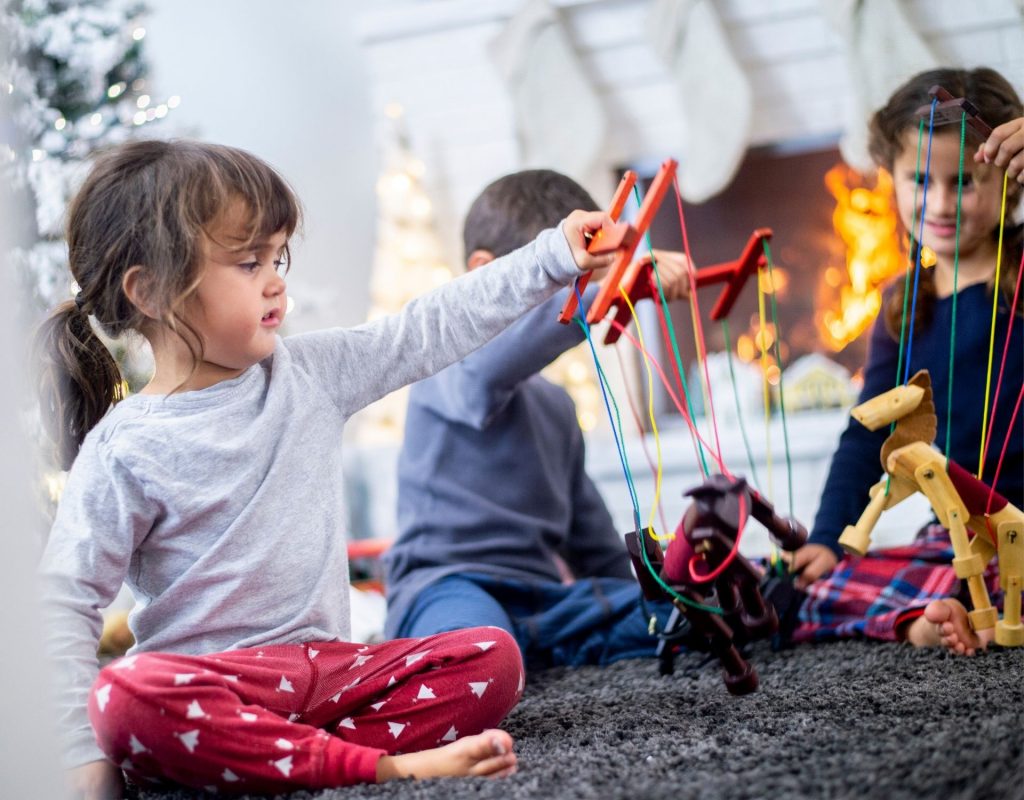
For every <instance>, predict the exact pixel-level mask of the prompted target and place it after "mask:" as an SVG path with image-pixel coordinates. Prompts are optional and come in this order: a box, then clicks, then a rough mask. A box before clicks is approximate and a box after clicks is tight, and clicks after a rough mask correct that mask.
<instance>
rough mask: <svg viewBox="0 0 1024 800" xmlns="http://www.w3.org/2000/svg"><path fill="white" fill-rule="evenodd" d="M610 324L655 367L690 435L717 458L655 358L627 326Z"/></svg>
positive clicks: (721, 466)
mask: <svg viewBox="0 0 1024 800" xmlns="http://www.w3.org/2000/svg"><path fill="white" fill-rule="evenodd" d="M609 324H610V325H611V326H612V327H613V328H615V329H616V330H618V331H619V332H620V333H621V334H622V335H623V336H624V337H626V339H627V340H629V342H630V343H631V344H632V345H633V346H634V347H635V348H636V349H637V350H639V351H640V352H641V353H643V355H644V357H645V358H646V359H647V360H648V362H650V364H651V366H652V367H654V371H655V372H656V373H657V374H658V377H659V378H660V379H661V383H662V385H663V386H664V387H665V392H666V393H667V394H668V396H669V399H670V400H671V401H672V404H673V405H674V406H675V407H676V409H677V410H678V411H679V413H680V415H681V416H682V417H683V419H684V420H685V421H686V424H687V425H688V426H689V428H690V435H691V436H695V437H696V438H697V439H699V440H700V442H701V443H702V444H703V445H704V446H705V447H706V448H708V451H709V452H711V457H712V458H715V455H714V452H713V451H712V449H711V445H709V444H708V443H707V442H706V441H704V438H703V437H702V436H701V435H700V433H699V432H698V431H697V428H696V426H695V425H694V424H693V420H692V419H691V418H690V416H689V414H687V413H686V410H685V409H684V408H683V405H682V403H680V402H679V398H678V397H676V393H675V392H674V391H673V390H672V386H671V384H670V383H669V381H668V378H667V377H666V376H665V372H664V370H662V368H661V365H660V364H659V363H658V362H657V361H655V359H654V356H652V355H651V354H650V353H649V352H648V351H647V350H646V349H644V347H643V346H641V344H640V342H638V341H637V340H636V339H635V338H633V336H632V335H631V334H630V333H629V331H627V330H626V328H625V326H624V325H622V324H621V323H620V322H618V321H616V320H615V319H612V320H610V321H609ZM717 460H718V468H719V470H720V471H721V472H722V474H723V475H725V476H726V477H727V478H732V477H733V475H732V473H730V472H729V470H728V469H726V467H725V464H724V462H723V461H722V459H721V458H718V459H717Z"/></svg>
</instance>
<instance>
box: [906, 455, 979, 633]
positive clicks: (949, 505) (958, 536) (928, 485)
mask: <svg viewBox="0 0 1024 800" xmlns="http://www.w3.org/2000/svg"><path fill="white" fill-rule="evenodd" d="M914 477H915V478H916V479H917V485H918V486H920V487H921V492H922V494H924V495H925V497H927V498H928V500H929V502H930V503H931V505H932V508H933V509H934V510H935V513H936V515H937V516H938V518H939V522H941V523H942V524H944V525H945V526H946V528H947V529H948V530H949V540H950V542H951V543H952V544H953V553H954V558H953V570H954V572H956V575H957V577H958V578H960V579H961V580H966V581H967V589H968V591H969V592H970V594H971V605H973V606H974V610H973V611H971V612H970V613H969V615H968V616H969V618H970V620H971V627H972V628H974V630H975V631H982V630H988V629H989V628H993V627H995V624H996V622H997V621H998V619H999V613H998V612H997V611H996V609H995V607H994V606H993V605H992V600H991V598H990V597H989V595H988V588H986V586H985V579H984V577H983V573H984V572H985V561H984V559H982V557H981V556H980V555H979V554H978V553H975V552H972V551H971V543H970V540H969V539H968V538H967V526H966V522H967V519H968V514H967V509H966V507H965V506H964V504H963V501H962V500H961V499H960V495H959V494H958V493H957V491H956V489H955V488H954V487H953V483H952V481H950V479H949V476H948V475H947V474H946V470H945V468H944V465H943V464H942V463H940V462H938V461H936V460H932V461H929V462H927V463H925V464H922V465H921V466H919V467H918V468H917V469H915V470H914Z"/></svg>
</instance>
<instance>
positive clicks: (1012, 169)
mask: <svg viewBox="0 0 1024 800" xmlns="http://www.w3.org/2000/svg"><path fill="white" fill-rule="evenodd" d="M974 160H975V161H977V162H978V163H979V164H995V165H996V166H997V167H1003V168H1005V169H1006V174H1007V175H1008V176H1009V177H1010V180H1011V181H1013V180H1015V181H1017V182H1018V183H1024V117H1019V118H1018V119H1012V120H1010V121H1009V122H1004V123H1003V124H1002V125H1000V126H999V127H997V128H995V129H993V131H992V135H991V136H989V137H988V139H987V140H986V141H985V143H984V144H983V145H982V146H981V147H979V148H978V152H976V153H975V154H974Z"/></svg>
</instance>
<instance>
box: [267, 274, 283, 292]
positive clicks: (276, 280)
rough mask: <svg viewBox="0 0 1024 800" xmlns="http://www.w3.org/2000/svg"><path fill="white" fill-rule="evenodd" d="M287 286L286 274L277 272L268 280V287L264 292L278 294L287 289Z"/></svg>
mask: <svg viewBox="0 0 1024 800" xmlns="http://www.w3.org/2000/svg"><path fill="white" fill-rule="evenodd" d="M285 286H286V284H285V282H284V276H282V275H278V274H277V273H276V272H275V273H274V274H273V276H271V278H270V280H269V281H267V287H266V289H265V290H264V292H265V293H266V294H268V295H270V296H274V295H278V294H281V292H283V291H284V290H285Z"/></svg>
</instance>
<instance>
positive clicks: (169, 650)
mask: <svg viewBox="0 0 1024 800" xmlns="http://www.w3.org/2000/svg"><path fill="white" fill-rule="evenodd" d="M604 221H605V215H604V214H602V213H600V212H582V211H579V212H573V214H571V215H569V217H567V218H566V220H565V221H564V222H563V224H562V226H561V229H558V230H548V231H545V232H543V233H542V234H541V235H540V236H538V237H537V239H536V240H535V241H534V242H532V243H530V244H529V245H527V246H526V247H523V248H521V249H520V250H517V251H515V252H514V253H512V254H510V255H509V256H507V257H506V258H504V259H502V263H500V264H495V265H493V266H492V267H491V268H489V269H487V270H481V271H479V272H476V273H473V274H471V275H466V276H464V277H462V278H460V279H458V280H456V281H453V282H452V283H450V284H448V285H446V286H443V287H441V288H440V289H438V290H436V291H434V292H432V293H430V294H428V295H425V296H423V297H421V298H419V299H417V300H414V301H413V302H411V303H409V304H408V305H407V306H406V307H405V308H404V309H403V310H402V312H401V313H399V314H396V315H393V316H390V317H386V318H384V319H381V320H377V321H375V322H373V323H369V324H366V325H361V326H359V327H356V328H351V329H340V328H338V329H333V330H326V331H321V332H316V333H309V334H304V335H299V336H293V337H288V338H281V337H280V336H279V335H278V331H279V328H280V326H281V323H282V322H283V320H284V316H285V311H286V295H285V280H284V273H285V272H286V271H287V266H288V240H289V238H290V237H291V235H292V233H293V232H294V231H295V230H296V228H297V227H298V224H299V208H298V203H297V201H296V199H295V197H294V196H293V194H292V192H291V190H290V189H289V187H288V186H287V184H286V183H285V182H284V181H283V180H282V179H281V177H280V176H279V175H277V174H276V173H275V172H274V170H273V169H271V168H270V167H269V166H267V165H266V164H265V163H264V162H262V161H261V160H259V159H258V158H255V157H254V156H252V155H250V154H248V153H245V152H243V151H240V150H236V149H233V148H228V147H221V146H214V145H208V144H202V143H195V142H182V141H177V142H156V141H147V142H136V143H131V144H127V145H124V146H122V147H120V148H118V149H116V150H114V151H112V152H111V153H109V154H108V155H106V156H105V157H103V158H102V159H101V160H100V161H99V162H98V163H97V164H96V165H95V167H94V169H93V171H92V172H91V174H90V176H89V177H88V179H87V180H86V182H85V184H84V186H83V188H82V189H81V191H80V192H79V194H78V195H77V197H76V199H75V200H74V202H73V204H72V206H71V209H70V211H69V225H68V245H69V257H70V266H71V272H72V275H73V277H74V279H75V281H76V282H77V284H78V286H79V287H80V291H79V293H78V295H77V296H76V297H75V299H74V301H69V302H67V303H64V304H63V305H61V306H60V307H58V308H57V309H56V310H55V311H54V312H53V314H52V315H51V316H50V318H49V319H48V320H47V321H46V322H45V323H44V325H43V327H42V329H41V331H40V343H41V345H42V347H41V348H40V352H41V354H42V363H43V374H42V377H41V382H40V385H41V398H42V404H43V410H44V417H46V418H47V419H48V420H49V424H50V432H51V434H52V436H53V439H54V441H55V443H56V445H57V450H58V454H59V457H60V458H61V460H62V462H63V464H64V466H65V468H68V467H70V474H69V476H68V480H67V485H66V488H65V491H64V494H63V496H62V498H61V502H60V506H59V508H58V512H57V516H56V520H55V522H54V526H53V530H52V532H51V535H50V538H49V542H48V545H47V548H46V551H45V554H44V558H43V563H42V574H43V577H44V580H45V600H46V605H47V615H48V622H49V624H48V629H47V636H48V641H49V645H50V652H51V653H52V655H53V657H54V659H55V661H56V663H57V664H58V666H59V674H60V677H61V688H60V695H59V702H60V709H61V714H62V725H61V729H62V732H63V735H64V737H65V753H66V760H67V766H68V767H69V768H71V769H72V772H71V776H72V781H73V784H74V785H75V787H76V789H77V791H78V793H79V794H80V795H82V796H86V797H116V796H118V795H119V794H120V791H121V775H120V772H119V770H124V771H126V772H127V773H128V774H129V775H131V776H132V777H133V778H135V779H137V780H147V781H152V780H156V781H172V782H177V783H183V784H187V785H189V786H193V787H207V788H210V789H212V790H214V791H217V792H222V793H224V792H228V793H229V792H248V793H276V792H283V791H292V790H296V789H300V788H306V789H316V788H322V787H327V786H335V785H341V784H346V783H354V782H360V781H371V782H372V781H380V780H387V779H389V778H394V777H408V776H416V777H433V776H439V775H491V776H497V775H504V774H509V773H510V772H512V771H514V769H515V755H514V753H513V752H512V740H511V738H510V737H509V736H508V735H507V734H506V733H504V732H503V731H499V730H493V729H491V728H492V726H493V725H496V724H497V723H498V722H500V720H501V719H502V718H503V717H504V716H505V714H506V713H507V712H508V711H509V710H510V709H511V708H512V706H513V705H514V704H515V703H516V701H517V700H518V698H519V696H520V694H521V691H522V682H523V680H522V665H521V662H520V657H519V652H518V649H517V647H516V644H515V641H514V640H512V639H511V638H510V637H509V636H508V635H506V634H505V633H504V632H503V631H500V630H498V629H493V628H477V629H470V630H466V631H458V632H454V633H449V634H441V635H439V636H433V637H428V638H426V639H406V640H398V641H394V642H387V643H384V644H381V645H375V646H363V645H359V644H357V643H351V642H348V638H349V606H348V583H347V576H348V565H347V562H346V553H345V537H344V531H343V530H342V520H343V513H342V485H341V429H342V426H343V424H344V423H345V421H346V420H347V419H348V417H349V416H351V415H352V414H353V413H354V412H355V411H357V410H358V409H360V408H362V407H363V406H365V405H367V404H369V403H371V402H373V401H374V400H376V399H378V398H380V397H382V396H384V395H385V394H387V393H388V392H391V391H393V390H394V389H396V388H398V387H400V386H402V385H405V384H407V383H410V382H413V381H416V380H419V379H421V378H424V377H426V376H428V375H431V374H433V373H434V372H437V371H438V370H440V369H442V368H443V367H445V366H446V365H448V364H451V363H453V362H455V361H457V360H459V359H461V358H462V357H464V356H465V355H467V354H468V353H469V352H471V351H472V350H474V349H475V348H477V347H479V346H480V345H482V344H483V343H484V342H486V341H488V340H489V339H490V338H491V337H493V336H494V335H496V334H497V333H498V332H500V331H501V330H502V329H503V328H505V327H506V326H507V325H508V324H509V323H511V322H512V321H513V320H515V319H516V318H517V317H518V316H520V315H521V314H522V313H524V312H525V311H527V310H528V309H530V308H532V307H533V306H535V305H537V304H538V303H540V302H542V301H543V300H544V299H546V298H547V297H549V296H550V295H551V294H552V293H554V291H555V290H556V289H557V288H558V287H559V286H560V285H564V284H567V283H569V282H570V281H572V280H573V278H575V277H576V276H577V275H579V274H580V271H581V270H587V269H594V268H596V267H602V266H606V265H607V262H608V259H609V257H607V256H605V257H594V256H590V255H588V254H587V253H586V250H585V237H584V234H585V232H592V231H594V230H596V229H597V228H599V227H600V226H601V225H602V224H603V223H604ZM90 317H92V319H93V320H94V321H95V323H96V324H97V325H98V326H99V327H100V328H102V329H103V330H104V332H105V333H106V334H108V335H110V336H115V337H116V336H119V335H121V334H123V333H125V332H126V331H129V330H133V331H137V332H139V333H141V334H142V335H143V336H145V337H146V339H147V340H148V341H149V343H150V345H151V346H152V350H153V354H154V361H155V373H154V375H153V378H152V380H151V382H150V383H149V384H148V385H147V386H146V387H145V388H144V389H143V390H142V391H141V392H139V393H138V394H135V395H132V396H130V397H123V385H124V384H123V381H122V379H121V376H120V374H119V371H118V368H117V366H116V364H115V362H114V361H113V359H112V358H111V356H110V354H109V352H108V351H107V350H106V348H105V347H104V345H103V344H102V342H101V341H100V339H99V338H98V337H97V335H96V334H95V333H94V331H93V329H92V327H91V324H90V320H89V318H90ZM552 324H554V322H553V323H552ZM72 464H73V465H72ZM122 582H125V583H127V584H128V586H129V587H130V588H131V590H132V593H133V594H134V597H135V600H136V605H135V608H134V610H133V611H132V614H131V618H130V624H131V628H132V632H133V633H134V635H135V639H136V642H137V644H136V645H135V647H134V649H133V650H132V651H131V652H130V653H129V654H128V656H127V657H126V658H124V659H121V660H120V661H116V662H114V663H113V664H112V665H110V666H108V667H106V668H105V669H104V670H102V671H99V670H98V665H97V660H96V644H97V640H98V637H99V632H100V628H101V619H100V615H99V609H100V608H102V607H104V606H105V605H107V604H109V602H110V601H111V600H112V598H113V597H114V595H115V594H116V592H117V590H118V588H119V587H120V585H121V584H122ZM428 748H429V749H428ZM396 752H401V753H403V755H394V753H396Z"/></svg>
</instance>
